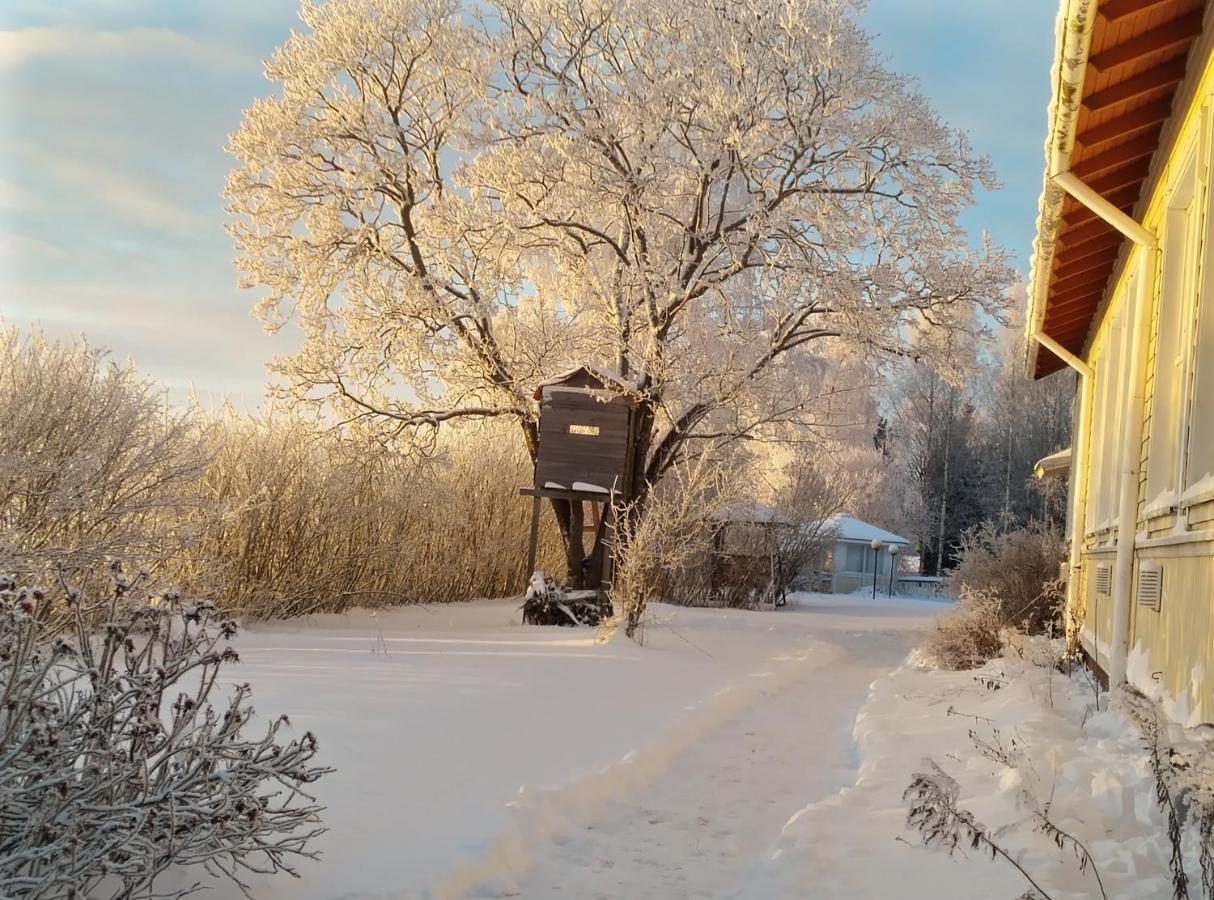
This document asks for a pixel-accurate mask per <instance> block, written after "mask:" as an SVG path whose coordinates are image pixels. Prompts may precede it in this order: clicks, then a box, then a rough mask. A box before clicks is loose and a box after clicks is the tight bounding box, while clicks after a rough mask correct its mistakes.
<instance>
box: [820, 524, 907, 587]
mask: <svg viewBox="0 0 1214 900" xmlns="http://www.w3.org/2000/svg"><path fill="white" fill-rule="evenodd" d="M826 530H827V531H829V532H833V534H834V545H833V549H832V551H831V554H830V560H829V562H828V564H827V567H826V570H825V571H823V572H822V579H821V583H820V587H821V588H822V589H823V590H827V591H829V592H830V593H832V594H850V593H852V592H854V591H857V590H859V589H860V588H872V587H873V582H874V579H876V588H877V590H878V591H886V590H887V589H888V585H889V584H890V581H891V577H897V566H898V557H899V556H903V555H905V554H906V552H907V551H908V550H910V547H911V542H910V541H909V540H907V539H906V538H904V537H902V536H901V535H897V534H894V533H893V532H892V531H886V530H885V529H884V528H879V527H878V526H876V525H873V524H871V523H869V522H863V521H861V520H860V519H857V518H855V517H854V516H850V515H847V514H846V513H844V514H840V515H837V516H834V517H833V518H832V519H830V521H829V522H828V523H827V527H826ZM874 541H876V542H877V543H878V544H879V545H880V547H879V549H876V550H874V549H873V542H874ZM891 548H892V551H891Z"/></svg>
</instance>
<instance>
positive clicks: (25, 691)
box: [0, 567, 329, 898]
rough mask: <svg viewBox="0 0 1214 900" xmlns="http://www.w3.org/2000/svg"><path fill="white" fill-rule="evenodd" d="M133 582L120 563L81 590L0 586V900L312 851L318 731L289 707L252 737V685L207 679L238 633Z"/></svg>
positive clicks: (283, 860) (284, 861) (226, 659)
mask: <svg viewBox="0 0 1214 900" xmlns="http://www.w3.org/2000/svg"><path fill="white" fill-rule="evenodd" d="M139 582H140V579H139V578H136V579H133V580H131V581H129V582H128V580H127V579H126V578H125V577H124V576H123V575H122V573H121V571H120V570H119V569H118V568H117V567H115V568H114V571H113V577H112V579H111V581H110V588H109V590H108V592H106V593H105V594H104V595H98V596H96V597H95V598H94V597H89V596H86V595H85V594H82V593H78V592H76V591H71V590H68V589H67V588H63V589H62V590H60V591H56V592H54V593H43V592H41V591H39V590H34V589H30V588H22V587H18V586H17V585H16V582H15V581H14V580H13V579H12V578H10V577H7V576H5V577H3V578H2V579H0V697H3V703H2V704H0V885H3V894H4V896H6V897H20V898H50V897H55V898H59V897H64V898H68V897H86V896H88V897H114V898H117V897H122V898H141V897H152V896H158V897H164V896H168V897H176V896H181V895H183V894H184V893H186V892H188V891H189V890H190V889H191V888H192V887H193V883H194V882H195V881H196V879H193V878H189V879H188V881H189V882H190V884H189V886H187V887H183V888H181V889H176V888H173V887H166V886H162V885H159V884H157V883H156V882H157V877H158V876H160V875H162V874H163V873H165V872H166V871H167V870H169V869H176V868H180V867H185V868H186V869H187V870H188V867H191V866H202V867H204V868H205V869H206V870H207V871H208V872H209V873H210V874H212V875H222V876H226V877H228V878H230V879H232V880H234V881H236V882H237V883H238V884H241V883H242V882H241V874H242V872H246V871H253V872H268V873H273V872H279V871H287V872H290V871H291V867H292V863H293V861H295V860H297V859H299V858H300V857H308V856H312V855H314V854H313V853H312V852H311V851H309V850H308V843H309V840H310V839H311V838H313V837H314V836H315V835H317V834H319V833H320V831H321V830H322V829H321V828H320V826H319V814H320V812H321V808H320V807H319V806H317V804H316V803H315V801H314V800H313V799H312V798H311V797H310V796H309V795H308V793H307V792H306V787H307V785H308V784H310V783H311V782H313V781H315V780H316V779H318V778H319V777H321V776H322V775H323V774H325V773H326V772H327V771H329V770H327V769H324V768H321V767H319V766H316V765H314V764H313V762H312V760H313V757H314V756H315V754H316V739H315V738H314V737H313V736H312V735H311V734H310V733H306V734H303V735H302V736H300V737H298V738H290V739H288V738H287V737H286V735H285V732H286V729H287V728H288V726H289V723H288V722H287V720H286V717H285V716H284V717H280V718H276V719H270V720H269V721H268V722H267V724H265V725H264V727H262V728H259V729H258V730H257V732H256V733H252V732H253V729H254V727H255V726H254V724H253V722H252V721H251V719H252V717H253V710H252V708H251V707H250V706H249V703H248V701H249V687H248V685H240V686H238V687H236V688H235V689H234V690H233V691H232V692H231V694H230V695H229V696H228V697H227V698H226V699H224V700H222V701H221V700H220V699H219V695H220V694H221V693H222V691H221V689H219V688H217V683H218V681H219V678H220V673H221V672H222V671H224V667H225V666H226V665H227V664H228V663H231V662H235V661H236V659H237V656H236V652H235V651H234V650H233V649H232V648H231V647H230V646H229V645H228V642H229V639H230V638H231V637H232V636H233V635H234V634H235V631H236V626H235V625H234V624H233V623H232V622H230V621H228V620H226V619H224V618H223V617H222V616H220V615H218V614H217V613H216V612H215V610H214V609H213V607H212V605H211V604H209V603H205V602H204V603H193V602H187V601H185V600H183V599H182V598H180V597H179V596H177V595H176V594H173V593H168V594H164V595H162V596H152V595H150V594H148V593H147V592H146V591H145V590H143V589H142V587H141V585H140V583H139ZM183 874H186V875H188V871H186V872H183ZM175 880H176V879H175Z"/></svg>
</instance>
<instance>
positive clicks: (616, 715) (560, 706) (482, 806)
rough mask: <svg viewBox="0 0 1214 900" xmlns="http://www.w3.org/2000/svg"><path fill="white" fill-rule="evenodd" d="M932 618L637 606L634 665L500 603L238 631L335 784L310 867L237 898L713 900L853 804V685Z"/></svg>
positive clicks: (853, 606)
mask: <svg viewBox="0 0 1214 900" xmlns="http://www.w3.org/2000/svg"><path fill="white" fill-rule="evenodd" d="M944 609H945V607H944V606H943V605H941V604H939V603H930V602H923V601H914V600H895V601H893V602H892V603H891V602H886V601H884V600H876V601H873V600H871V599H866V598H863V597H828V596H822V595H812V594H806V595H798V596H797V597H796V599H795V601H794V603H793V604H791V605H790V607H789V608H787V609H783V610H780V611H777V612H771V611H765V612H745V611H738V610H710V609H686V608H675V607H669V606H663V605H660V604H655V605H654V606H652V607H651V610H650V615H651V623H650V624H649V625H648V626H647V632H646V645H645V646H644V647H638V646H637V645H636V644H634V643H632V642H631V641H629V640H627V639H625V638H623V637H622V635H617V636H616V637H615V638H614V639H613V640H612V641H611V642H610V643H608V644H606V645H600V644H597V643H596V640H595V633H594V632H593V631H591V630H589V629H565V628H542V627H538V626H522V625H519V624H518V610H517V602H516V601H515V602H511V601H508V600H500V601H484V602H477V603H468V604H455V605H452V606H450V607H434V608H430V609H425V608H420V607H403V608H398V609H391V610H384V611H382V612H380V613H379V614H371V613H367V612H365V611H352V612H351V613H350V614H349V615H344V616H332V615H330V616H312V617H308V618H306V619H301V620H292V621H290V622H271V623H264V624H260V625H256V626H254V627H251V628H249V629H247V630H246V631H245V632H244V633H243V634H242V635H241V637H240V639H239V641H238V645H237V648H238V650H239V651H240V655H241V664H240V665H239V666H238V667H236V668H235V669H234V671H233V672H232V673H231V677H233V678H234V679H238V680H241V681H245V680H247V681H249V682H251V683H252V685H253V689H254V703H255V705H256V708H257V709H258V711H259V712H262V713H263V714H264V716H265V718H266V719H268V718H270V717H272V716H274V715H276V714H277V713H279V712H285V713H288V714H290V717H291V721H292V722H293V723H294V727H295V729H297V730H298V731H299V732H300V733H302V731H303V730H305V729H307V730H311V731H313V732H314V733H315V734H317V735H318V736H319V739H320V748H321V750H320V754H319V756H318V761H319V762H321V763H323V764H326V765H331V766H334V767H335V769H336V771H335V772H334V773H333V774H331V775H329V776H327V777H325V778H323V779H322V780H321V781H320V782H319V783H318V784H316V785H315V789H316V794H317V797H318V799H319V801H320V802H321V803H322V804H323V805H325V806H326V807H327V809H326V811H325V814H324V824H325V825H326V826H327V827H328V828H329V831H327V832H326V833H325V834H323V835H321V836H320V837H319V838H318V839H317V840H316V842H315V844H314V849H315V850H317V851H319V852H320V853H321V854H322V856H321V858H320V859H318V860H316V861H303V862H302V863H300V864H299V875H300V878H299V879H298V880H295V879H291V878H289V877H282V876H279V877H268V876H263V875H251V876H249V881H250V883H251V886H252V889H253V891H254V894H255V895H256V896H257V897H258V898H259V900H286V898H290V900H415V898H423V900H459V898H463V897H468V896H485V895H498V896H518V895H520V894H521V895H522V896H525V897H553V896H565V897H570V898H582V897H593V896H596V895H599V896H609V897H620V898H631V897H637V898H643V897H680V896H716V897H728V896H730V892H731V889H732V888H733V887H734V886H735V885H736V883H737V880H738V879H739V878H742V877H744V876H745V874H746V872H747V870H748V867H750V866H751V865H752V864H753V863H754V862H755V861H756V860H757V859H759V858H761V857H762V856H763V854H764V852H765V851H766V850H768V849H769V848H770V847H771V845H772V843H773V841H774V840H775V839H776V838H777V836H778V835H779V832H780V829H781V826H783V824H784V823H785V821H786V820H787V819H788V817H789V816H790V815H791V814H792V813H793V812H795V811H796V810H798V809H801V808H802V807H804V806H805V805H806V804H808V803H811V802H813V801H815V800H817V799H819V798H821V797H824V796H829V795H831V794H833V793H834V792H835V791H836V790H837V789H838V788H839V787H840V786H841V785H843V784H848V783H851V780H852V776H853V770H854V762H853V759H852V756H851V731H852V723H853V721H854V719H855V715H856V712H857V710H858V709H859V707H860V704H861V703H862V702H863V700H864V698H865V695H866V691H867V688H868V684H869V682H870V681H872V680H873V679H875V678H876V677H877V676H878V675H879V674H881V673H883V672H886V671H889V670H890V669H892V668H894V667H895V666H896V665H897V664H898V663H899V662H900V661H901V659H902V658H903V657H904V655H905V653H906V652H907V650H908V649H909V647H910V646H911V645H912V643H913V640H914V638H913V636H912V635H913V633H914V632H915V631H917V630H919V629H921V628H923V627H925V626H926V624H927V623H928V621H930V619H931V617H932V616H934V615H935V614H937V613H939V612H941V611H943V610H944ZM651 820H652V821H651ZM191 874H192V873H191ZM212 887H214V888H215V890H214V892H213V893H211V894H210V896H212V897H214V898H215V900H242V895H241V893H240V892H239V890H237V889H236V888H235V887H234V886H232V885H230V884H217V885H212Z"/></svg>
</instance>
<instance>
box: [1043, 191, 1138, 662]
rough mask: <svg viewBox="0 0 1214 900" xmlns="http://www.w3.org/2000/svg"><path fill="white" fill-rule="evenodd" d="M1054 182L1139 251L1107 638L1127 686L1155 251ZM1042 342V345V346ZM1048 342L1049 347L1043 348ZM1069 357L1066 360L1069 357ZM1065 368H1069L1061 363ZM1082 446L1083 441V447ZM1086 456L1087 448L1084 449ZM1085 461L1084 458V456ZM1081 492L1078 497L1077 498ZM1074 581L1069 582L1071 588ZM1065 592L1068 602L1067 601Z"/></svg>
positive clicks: (1090, 201)
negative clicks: (1109, 627)
mask: <svg viewBox="0 0 1214 900" xmlns="http://www.w3.org/2000/svg"><path fill="white" fill-rule="evenodd" d="M1053 181H1054V183H1055V184H1057V185H1058V186H1059V187H1061V188H1062V189H1063V190H1065V191H1066V192H1067V193H1068V194H1070V195H1071V196H1072V197H1074V198H1075V199H1076V200H1078V201H1079V202H1080V203H1082V204H1083V205H1084V206H1086V207H1087V208H1088V209H1089V210H1091V211H1092V212H1094V213H1095V214H1096V215H1097V216H1099V217H1100V218H1101V219H1103V220H1104V221H1105V222H1107V223H1108V224H1110V225H1112V226H1113V227H1114V228H1116V229H1117V230H1118V231H1120V232H1121V233H1122V234H1124V235H1125V236H1126V237H1127V238H1129V239H1130V240H1131V241H1133V242H1134V243H1135V244H1137V245H1138V248H1139V250H1140V253H1139V258H1138V266H1139V269H1138V278H1137V283H1136V285H1135V292H1134V296H1133V297H1132V298H1131V297H1127V298H1126V302H1127V303H1129V302H1132V303H1133V304H1134V318H1133V325H1132V329H1133V330H1132V332H1131V341H1130V359H1129V363H1130V369H1129V373H1128V375H1129V378H1128V386H1127V390H1126V397H1125V403H1126V425H1125V428H1124V429H1123V430H1122V433H1121V471H1120V472H1119V473H1118V474H1119V478H1118V481H1119V484H1118V490H1117V495H1118V507H1117V558H1116V561H1115V563H1114V568H1113V621H1112V627H1111V629H1110V631H1111V634H1110V636H1109V642H1110V645H1111V646H1110V649H1109V672H1108V674H1109V685H1110V686H1113V685H1119V684H1122V683H1123V682H1124V681H1125V671H1126V658H1127V657H1128V655H1129V630H1130V629H1129V625H1130V584H1131V582H1132V581H1133V575H1134V542H1135V535H1136V532H1137V530H1138V469H1139V463H1140V462H1141V459H1140V457H1141V454H1142V419H1143V406H1144V401H1145V389H1144V384H1143V382H1144V381H1145V374H1146V347H1147V335H1146V332H1147V329H1148V328H1149V327H1150V320H1149V314H1150V299H1151V292H1150V281H1151V279H1150V275H1151V262H1152V260H1153V257H1154V252H1153V251H1154V250H1155V247H1156V246H1157V243H1156V240H1155V236H1154V235H1152V234H1151V232H1149V231H1148V230H1147V229H1145V228H1143V227H1142V226H1141V225H1140V224H1139V223H1137V222H1135V221H1134V220H1133V219H1132V218H1130V217H1129V216H1127V215H1126V214H1125V213H1123V212H1122V211H1121V210H1119V209H1118V208H1117V207H1115V206H1113V205H1112V204H1111V203H1109V202H1108V201H1107V200H1105V199H1104V198H1103V197H1101V196H1100V195H1099V194H1098V193H1096V192H1095V191H1093V190H1092V189H1091V188H1090V187H1088V186H1087V185H1086V184H1084V183H1083V182H1082V181H1081V180H1080V179H1078V178H1077V177H1075V175H1073V174H1072V173H1070V172H1060V173H1058V174H1057V175H1055V176H1054V178H1053ZM1034 337H1035V338H1037V340H1038V342H1039V343H1041V344H1042V345H1043V346H1046V347H1048V348H1049V349H1050V350H1051V351H1053V352H1055V353H1056V352H1057V351H1056V350H1054V348H1053V347H1050V344H1054V343H1055V342H1054V341H1052V340H1050V339H1049V338H1048V337H1047V336H1046V335H1043V334H1039V331H1038V333H1036V334H1034ZM1043 338H1044V340H1042V339H1043ZM1047 342H1048V343H1047ZM1068 355H1070V354H1068ZM1060 358H1061V359H1063V361H1064V362H1068V364H1069V365H1073V363H1071V362H1070V361H1068V360H1066V358H1065V357H1060ZM1085 368H1086V369H1087V372H1086V373H1083V374H1084V375H1085V378H1084V381H1085V382H1087V381H1090V379H1091V372H1092V370H1091V367H1089V366H1086V364H1085ZM1084 393H1085V395H1086V399H1087V400H1088V401H1089V402H1087V403H1085V404H1084V406H1085V410H1084V413H1085V415H1084V417H1083V418H1084V424H1086V423H1087V422H1090V421H1091V411H1090V398H1091V388H1090V386H1088V385H1086V384H1085V386H1084ZM1085 444H1086V441H1085ZM1084 449H1085V451H1086V446H1085V448H1084ZM1085 455H1086V454H1085ZM1085 474H1086V470H1085ZM1078 493H1079V491H1076V494H1078ZM1083 494H1084V495H1085V496H1084V511H1085V514H1086V499H1087V498H1086V494H1087V490H1086V485H1085V489H1084V490H1083ZM1082 527H1083V525H1082V520H1079V519H1076V520H1075V522H1074V525H1073V528H1080V529H1082ZM1078 537H1079V539H1078V540H1076V535H1075V533H1074V532H1072V536H1071V562H1072V565H1074V564H1075V563H1076V557H1077V553H1076V549H1077V548H1081V547H1082V543H1083V532H1082V530H1081V531H1079V532H1078ZM1073 581H1074V579H1072V582H1073ZM1069 595H1070V588H1068V600H1069V599H1070V596H1069Z"/></svg>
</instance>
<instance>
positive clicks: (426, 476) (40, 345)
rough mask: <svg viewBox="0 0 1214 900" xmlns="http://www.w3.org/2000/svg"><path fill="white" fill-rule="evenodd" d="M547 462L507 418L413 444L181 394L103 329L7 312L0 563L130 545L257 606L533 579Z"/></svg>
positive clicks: (81, 556)
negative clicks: (64, 327)
mask: <svg viewBox="0 0 1214 900" xmlns="http://www.w3.org/2000/svg"><path fill="white" fill-rule="evenodd" d="M530 480H531V479H530V462H529V460H528V458H527V455H526V453H525V451H524V450H523V448H522V442H521V440H519V438H518V436H517V435H516V434H514V433H513V432H510V431H508V430H506V429H504V428H502V427H501V426H500V425H492V424H491V425H484V426H477V427H474V428H467V429H463V430H458V431H457V430H449V431H447V432H446V433H445V434H444V435H443V436H442V438H441V440H440V441H439V443H438V444H437V446H436V448H435V450H434V452H433V453H432V454H429V455H427V456H425V457H418V456H413V455H406V454H403V453H401V452H399V451H397V450H394V449H391V448H386V447H384V446H382V445H380V444H377V443H373V442H370V441H365V440H359V439H356V438H353V437H351V436H349V435H346V434H343V433H341V432H340V431H335V430H332V429H329V428H326V427H324V426H323V425H322V424H321V423H318V422H316V421H313V420H309V419H307V418H305V417H303V416H300V415H298V414H296V413H294V412H291V411H286V410H279V409H274V408H272V407H271V408H269V409H268V410H267V411H265V412H263V413H262V414H260V415H258V416H249V415H245V414H241V413H237V412H235V411H233V410H231V409H221V410H219V411H216V412H205V411H203V410H201V409H200V408H198V407H197V406H190V407H189V408H186V409H172V408H170V407H169V406H168V405H167V404H166V403H165V402H164V399H163V391H162V389H161V388H160V387H159V386H158V385H157V384H156V383H155V382H153V381H151V380H149V379H147V378H144V377H142V376H140V375H139V373H138V372H136V371H135V370H134V369H133V368H132V367H130V366H129V365H119V364H116V363H114V362H113V361H112V360H110V359H109V357H108V356H107V354H106V353H105V351H103V350H100V349H98V348H96V347H93V346H91V345H89V344H88V343H86V342H84V341H77V342H74V343H70V344H62V343H54V342H50V341H47V340H45V339H44V338H42V337H41V336H40V335H38V334H31V335H27V336H25V337H22V336H21V335H19V334H18V333H17V332H16V331H15V330H14V329H11V328H3V329H0V569H7V570H10V571H12V572H14V573H15V574H20V575H22V576H25V577H34V578H38V579H42V580H43V581H46V580H49V579H52V578H54V577H56V576H57V573H59V572H60V571H63V570H67V571H68V572H69V573H72V574H76V575H79V573H81V572H83V571H87V570H90V569H98V568H100V567H102V565H103V564H104V563H106V562H108V561H109V560H111V559H115V558H125V559H126V560H127V563H128V566H130V565H135V566H138V567H142V568H146V569H149V570H154V571H155V572H156V574H157V575H158V577H160V578H161V579H163V580H165V581H168V582H171V583H175V584H177V585H178V586H180V587H181V588H183V589H186V590H191V591H199V590H202V591H207V592H210V593H212V594H213V595H214V596H215V597H216V598H217V599H218V600H219V601H220V602H222V603H223V604H225V605H227V606H229V607H233V608H236V609H239V610H240V611H241V612H243V613H245V614H248V615H251V616H256V617H270V616H292V615H301V614H306V613H311V612H340V611H342V610H345V609H348V608H350V607H353V606H386V605H394V604H407V603H442V602H452V601H459V600H467V599H471V598H473V597H478V596H499V595H509V594H516V593H521V591H522V589H523V586H524V580H525V579H524V572H523V568H524V564H525V560H526V551H527V546H526V545H527V540H528V538H529V515H530V501H529V500H527V499H526V498H523V497H520V496H518V487H519V485H522V484H527V483H529V482H530ZM543 525H544V527H543V528H542V529H541V540H540V555H539V559H540V564H541V565H560V560H561V559H562V558H563V555H562V552H561V549H560V538H559V535H558V534H557V531H556V527H555V523H554V522H553V521H552V519H551V516H550V515H547V514H546V515H545V518H544V520H543Z"/></svg>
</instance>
